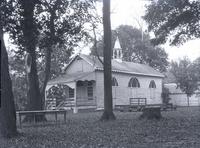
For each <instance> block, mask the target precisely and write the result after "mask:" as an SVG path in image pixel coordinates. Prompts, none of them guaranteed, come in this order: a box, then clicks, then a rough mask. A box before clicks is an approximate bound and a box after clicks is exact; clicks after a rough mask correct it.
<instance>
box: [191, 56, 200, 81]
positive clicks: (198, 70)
mask: <svg viewBox="0 0 200 148" xmlns="http://www.w3.org/2000/svg"><path fill="white" fill-rule="evenodd" d="M192 67H193V69H194V70H195V76H196V77H197V80H198V82H200V57H198V58H197V59H196V60H194V61H193V62H192Z"/></svg>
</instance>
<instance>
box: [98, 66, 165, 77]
mask: <svg viewBox="0 0 200 148" xmlns="http://www.w3.org/2000/svg"><path fill="white" fill-rule="evenodd" d="M95 70H99V71H103V68H99V67H97V68H95ZM112 72H116V73H125V74H134V75H142V76H151V77H159V78H164V75H163V76H161V75H154V74H144V73H137V72H129V71H123V70H112Z"/></svg>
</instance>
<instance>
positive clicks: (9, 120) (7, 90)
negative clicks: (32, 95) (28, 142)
mask: <svg viewBox="0 0 200 148" xmlns="http://www.w3.org/2000/svg"><path fill="white" fill-rule="evenodd" d="M0 37H1V101H0V137H1V136H3V137H13V136H15V135H16V134H17V129H16V113H15V104H14V97H13V92H12V82H11V79H10V75H9V70H8V54H7V51H6V47H5V44H4V41H3V31H2V29H1V30H0Z"/></svg>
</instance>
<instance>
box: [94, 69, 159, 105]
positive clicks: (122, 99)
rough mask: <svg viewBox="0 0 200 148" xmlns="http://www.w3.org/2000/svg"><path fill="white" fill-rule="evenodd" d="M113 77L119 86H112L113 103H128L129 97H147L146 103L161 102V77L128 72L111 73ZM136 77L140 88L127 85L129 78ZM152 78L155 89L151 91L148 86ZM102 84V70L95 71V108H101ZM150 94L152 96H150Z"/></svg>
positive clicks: (102, 99)
mask: <svg viewBox="0 0 200 148" xmlns="http://www.w3.org/2000/svg"><path fill="white" fill-rule="evenodd" d="M112 76H113V77H115V78H116V79H117V82H118V85H119V86H113V87H112V88H113V90H112V91H113V105H129V104H130V102H129V98H137V97H141V98H147V104H161V103H162V99H161V93H162V79H161V78H157V77H145V76H136V75H130V74H121V73H113V74H112ZM132 77H136V78H137V79H138V80H139V83H140V88H130V87H128V83H129V80H130V79H131V78H132ZM151 80H154V81H155V83H156V89H154V92H152V89H150V88H149V84H150V81H151ZM103 88H104V84H103V72H102V71H96V89H97V90H98V91H97V92H96V98H97V108H103V104H104V89H103ZM151 94H152V96H151Z"/></svg>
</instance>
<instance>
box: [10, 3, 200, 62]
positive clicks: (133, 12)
mask: <svg viewBox="0 0 200 148" xmlns="http://www.w3.org/2000/svg"><path fill="white" fill-rule="evenodd" d="M145 4H147V1H145V0H111V11H112V13H111V25H112V29H115V28H116V27H118V26H119V25H122V24H123V25H124V24H127V25H132V26H133V27H139V26H138V23H137V21H136V20H139V22H140V24H143V26H144V29H143V30H145V29H146V28H147V27H146V26H147V25H146V24H145V22H144V21H143V20H142V19H141V16H143V15H144V12H145ZM98 9H99V13H102V12H101V10H102V5H101V6H99V8H98ZM6 40H7V39H6ZM6 44H7V41H6ZM83 46H84V45H82V46H80V47H81V48H82V47H83ZM162 47H164V49H165V50H166V52H167V53H168V55H169V60H170V61H171V60H178V59H179V58H183V57H184V56H188V57H189V58H190V59H191V60H194V59H196V58H197V57H200V39H196V40H192V41H188V42H186V43H185V44H183V45H181V46H179V47H175V46H169V45H168V44H165V45H162ZM82 52H83V53H89V51H88V48H85V50H83V51H82Z"/></svg>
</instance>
